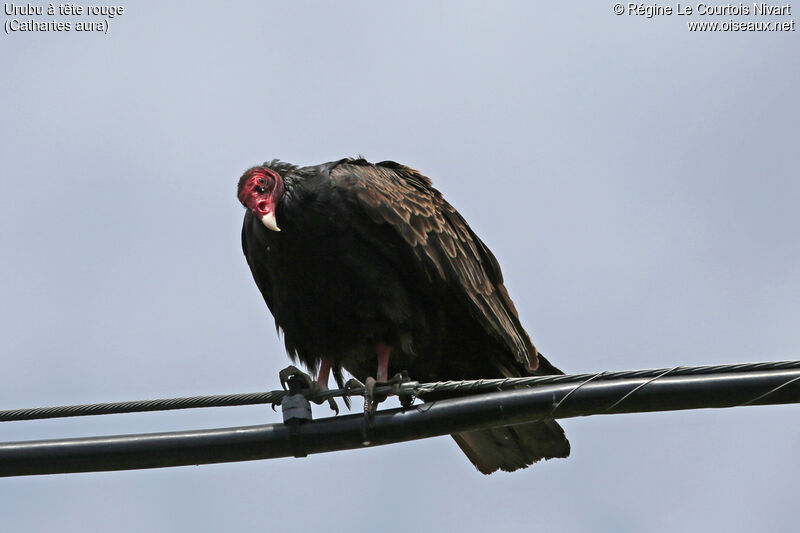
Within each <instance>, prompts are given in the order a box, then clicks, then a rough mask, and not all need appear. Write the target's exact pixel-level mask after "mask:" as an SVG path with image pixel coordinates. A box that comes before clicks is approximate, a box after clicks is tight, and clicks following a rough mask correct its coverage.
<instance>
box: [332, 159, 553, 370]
mask: <svg viewBox="0 0 800 533" xmlns="http://www.w3.org/2000/svg"><path fill="white" fill-rule="evenodd" d="M330 178H331V184H332V186H333V187H334V188H335V189H337V190H338V192H339V193H340V194H339V196H340V197H341V198H342V200H343V201H350V202H352V203H355V204H357V206H358V207H359V208H360V209H361V210H363V212H365V213H366V214H367V216H369V217H370V218H371V219H372V220H373V221H374V222H376V223H386V224H389V225H391V226H392V227H393V228H394V230H395V231H397V233H398V234H399V235H400V237H402V239H403V241H404V242H405V243H406V244H407V245H408V246H409V248H410V249H411V250H412V251H413V253H414V255H415V256H416V257H417V259H419V261H420V263H421V264H422V265H423V268H424V269H425V272H426V274H427V276H428V278H429V279H430V280H431V281H432V282H437V283H442V282H443V283H444V284H446V286H447V287H448V290H451V291H452V292H453V293H454V295H455V296H456V297H457V299H458V300H459V301H461V302H463V303H464V304H465V305H466V307H467V308H468V309H469V312H470V313H471V315H472V316H473V317H474V318H475V319H476V320H477V321H478V322H479V323H480V324H481V325H482V326H483V328H484V329H485V330H486V332H487V333H489V334H490V335H492V336H493V337H495V338H496V339H498V340H499V341H501V342H502V343H503V344H505V346H506V347H507V348H508V350H509V351H510V352H511V353H513V354H514V357H515V359H516V360H517V361H518V362H519V363H520V364H522V365H524V366H525V367H527V368H528V370H535V369H536V368H537V366H538V358H537V352H536V348H535V347H534V346H533V344H532V343H531V340H530V338H529V337H528V334H527V333H526V332H525V330H524V329H523V327H522V325H521V324H520V321H519V317H518V315H517V311H516V308H515V307H514V304H513V302H512V301H511V298H510V297H509V296H508V292H507V291H506V289H505V286H504V285H503V276H502V273H501V271H500V266H499V265H498V263H497V260H496V259H495V257H494V255H493V254H492V253H491V251H490V250H489V249H488V248H487V247H486V245H485V244H484V243H483V242H482V241H481V240H480V239H479V238H478V236H477V235H475V233H474V232H473V231H472V229H471V228H470V227H469V225H468V224H467V222H466V221H465V220H464V218H463V217H462V216H461V215H460V214H459V213H458V212H457V211H456V210H455V208H453V206H451V205H450V204H449V203H448V202H447V201H446V200H445V199H444V198H443V197H442V195H441V193H440V192H439V191H438V190H436V189H435V188H434V187H433V185H432V183H431V181H430V180H429V179H428V178H427V177H425V176H423V175H422V174H420V173H419V172H417V171H416V170H414V169H412V168H409V167H406V166H403V165H400V164H398V163H395V162H392V161H384V162H381V163H378V164H376V165H372V164H370V163H367V162H366V161H364V160H362V159H358V160H344V161H341V162H339V164H338V165H337V166H335V167H334V168H332V169H331V172H330Z"/></svg>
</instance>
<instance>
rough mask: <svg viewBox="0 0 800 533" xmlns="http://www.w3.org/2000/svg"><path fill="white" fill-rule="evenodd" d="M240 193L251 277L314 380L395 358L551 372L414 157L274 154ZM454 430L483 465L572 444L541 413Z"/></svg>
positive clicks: (417, 366) (357, 372)
mask: <svg viewBox="0 0 800 533" xmlns="http://www.w3.org/2000/svg"><path fill="white" fill-rule="evenodd" d="M238 197H239V200H240V201H241V203H242V205H244V206H245V208H246V212H245V216H244V225H243V227H242V248H243V249H244V255H245V257H246V258H247V263H248V265H249V266H250V270H251V272H252V274H253V277H254V278H255V282H256V285H258V288H259V290H260V291H261V294H262V295H263V296H264V300H265V301H266V303H267V307H269V309H270V311H271V312H272V314H273V316H274V318H275V324H276V326H277V327H278V328H279V329H280V330H282V331H283V335H284V340H285V344H286V350H287V352H288V353H289V356H290V357H291V358H292V360H296V359H299V360H300V361H301V362H302V363H303V364H304V365H306V367H308V368H309V369H310V371H311V372H318V377H317V385H318V386H319V387H321V388H326V387H327V382H328V376H329V374H330V372H331V371H332V372H333V374H334V377H335V378H336V381H337V382H338V383H339V385H340V386H341V385H342V370H346V371H347V372H349V373H350V374H352V375H353V376H355V377H356V378H357V379H359V380H362V381H365V380H366V379H367V378H368V377H369V376H375V377H376V378H377V380H378V381H385V380H386V379H387V377H388V376H391V375H393V374H395V373H399V372H401V371H405V370H407V371H408V374H409V376H411V378H412V379H415V380H417V381H440V380H462V379H479V378H498V377H517V376H527V375H531V374H560V373H561V371H559V370H558V369H557V368H555V367H554V366H552V365H551V364H550V363H549V362H548V361H547V360H546V359H545V358H544V357H542V355H541V354H539V353H538V352H537V350H536V348H534V346H533V344H532V343H531V340H530V338H529V337H528V334H527V333H526V332H525V330H524V329H523V327H522V325H521V324H520V321H519V317H518V315H517V311H516V309H515V307H514V304H513V302H512V301H511V298H510V297H509V296H508V292H506V288H505V286H504V285H503V276H502V274H501V272H500V266H499V265H498V264H497V260H496V259H495V257H494V255H492V252H490V251H489V249H488V248H487V247H486V245H485V244H484V243H483V242H482V241H481V240H480V239H479V238H478V236H477V235H475V233H473V231H472V230H471V229H470V227H469V225H468V224H467V222H466V221H465V220H464V219H463V218H462V217H461V215H459V213H458V212H457V211H456V210H455V209H454V208H453V207H452V206H451V205H450V204H449V203H448V202H447V201H446V200H445V199H444V198H443V197H442V195H441V193H440V192H439V191H438V190H436V189H435V188H433V186H432V183H431V181H430V180H429V179H428V178H427V177H425V176H423V175H422V174H420V173H419V172H417V171H416V170H414V169H412V168H409V167H407V166H404V165H401V164H398V163H395V162H393V161H384V162H381V163H377V164H371V163H369V162H367V161H365V160H364V159H360V158H359V159H350V158H348V159H341V160H339V161H333V162H330V163H324V164H322V165H318V166H313V167H303V168H299V167H297V166H295V165H291V164H288V163H285V162H281V161H278V160H273V161H270V162H268V163H265V164H263V165H261V166H256V167H253V168H250V169H248V170H247V171H246V172H245V173H244V174H243V175H242V177H241V178H240V179H239V183H238ZM376 368H377V372H375V370H376ZM373 381H374V380H373ZM441 397H443V396H439V397H438V398H441ZM425 399H426V400H431V399H436V398H434V397H430V396H428V395H426V398H425ZM453 438H454V439H455V441H456V442H457V443H458V445H459V446H460V447H461V449H462V450H463V452H464V453H465V454H466V455H467V457H468V458H469V459H470V461H472V463H473V464H474V465H475V466H476V467H477V468H478V470H480V471H481V472H483V473H484V474H489V473H492V472H494V471H495V470H497V469H501V470H505V471H513V470H517V469H519V468H525V467H527V466H528V465H530V464H532V463H534V462H536V461H538V460H540V459H542V458H544V459H550V458H552V457H567V456H568V455H569V450H570V447H569V442H568V441H567V439H566V437H565V436H564V431H563V429H561V427H560V426H559V425H558V424H557V423H556V422H555V421H553V420H545V421H541V422H532V423H527V424H522V425H516V426H509V427H499V428H493V429H486V430H480V431H469V432H464V433H457V434H454V435H453Z"/></svg>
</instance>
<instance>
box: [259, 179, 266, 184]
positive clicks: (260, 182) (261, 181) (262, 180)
mask: <svg viewBox="0 0 800 533" xmlns="http://www.w3.org/2000/svg"><path fill="white" fill-rule="evenodd" d="M265 183H266V181H265V180H264V178H258V184H259V185H264V184H265Z"/></svg>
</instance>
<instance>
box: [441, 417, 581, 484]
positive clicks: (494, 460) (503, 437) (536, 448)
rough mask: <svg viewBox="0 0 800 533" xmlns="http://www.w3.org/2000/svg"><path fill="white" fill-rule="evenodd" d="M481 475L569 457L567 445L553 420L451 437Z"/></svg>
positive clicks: (565, 439)
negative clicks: (544, 460)
mask: <svg viewBox="0 0 800 533" xmlns="http://www.w3.org/2000/svg"><path fill="white" fill-rule="evenodd" d="M452 437H453V439H454V440H455V441H456V443H457V444H458V446H459V447H460V448H461V451H463V452H464V454H465V455H466V456H467V457H468V458H469V460H470V461H471V462H472V464H473V465H475V467H476V468H477V469H478V470H479V471H480V472H481V473H483V474H491V473H492V472H495V471H496V470H503V471H504V472H513V471H514V470H519V469H520V468H527V467H528V466H530V465H532V464H533V463H535V462H537V461H539V460H541V459H552V458H554V457H567V456H569V451H570V446H569V441H568V440H567V438H566V436H565V435H564V430H563V429H562V428H561V426H559V425H558V424H557V423H556V422H555V421H554V420H543V421H540V422H531V423H529V424H520V425H516V426H507V427H496V428H491V429H483V430H480V431H467V432H464V433H456V434H454V435H452Z"/></svg>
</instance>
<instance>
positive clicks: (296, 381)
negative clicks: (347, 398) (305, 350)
mask: <svg viewBox="0 0 800 533" xmlns="http://www.w3.org/2000/svg"><path fill="white" fill-rule="evenodd" d="M278 378H279V379H280V382H281V387H283V390H285V391H289V393H291V394H302V395H303V396H305V397H306V398H309V399H310V400H311V401H312V402H314V403H315V404H317V405H322V402H324V401H325V400H321V399H318V398H314V397H315V396H317V395H319V394H320V393H323V392H327V391H328V386H327V385H326V384H324V383H320V382H318V381H314V379H312V378H311V376H309V375H308V374H307V373H305V372H303V371H302V370H300V369H299V368H297V367H296V366H294V365H289V366H287V367H286V368H284V369H283V370H281V371H280V372H278ZM327 402H328V406H329V407H330V408H331V410H333V411H334V412H335V413H336V414H337V415H338V414H339V406H338V405H336V400H334V399H333V398H328V399H327ZM279 404H280V402H275V403H273V404H272V408H273V410H274V409H275V406H276V405H279Z"/></svg>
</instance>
